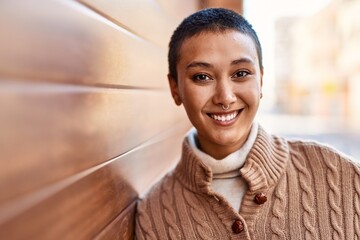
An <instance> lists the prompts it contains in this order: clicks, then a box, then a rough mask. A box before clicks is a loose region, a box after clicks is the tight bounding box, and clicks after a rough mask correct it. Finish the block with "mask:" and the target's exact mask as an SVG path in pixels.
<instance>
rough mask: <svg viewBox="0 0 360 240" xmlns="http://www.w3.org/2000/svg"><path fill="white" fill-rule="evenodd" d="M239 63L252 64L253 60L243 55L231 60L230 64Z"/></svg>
mask: <svg viewBox="0 0 360 240" xmlns="http://www.w3.org/2000/svg"><path fill="white" fill-rule="evenodd" d="M240 63H250V64H254V61H253V60H251V59H250V58H247V57H244V58H240V59H236V60H234V61H232V62H231V65H237V64H240Z"/></svg>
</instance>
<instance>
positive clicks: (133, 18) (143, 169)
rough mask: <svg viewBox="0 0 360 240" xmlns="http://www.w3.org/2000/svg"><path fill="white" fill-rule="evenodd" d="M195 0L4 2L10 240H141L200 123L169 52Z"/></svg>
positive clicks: (1, 79)
mask: <svg viewBox="0 0 360 240" xmlns="http://www.w3.org/2000/svg"><path fill="white" fill-rule="evenodd" d="M197 6H198V4H197V2H196V1H181V0H177V1H172V2H171V3H169V2H168V1H164V0H159V1H153V0H127V1H115V0H108V1H100V0H81V1H71V0H58V1H56V0H37V1H13V0H7V1H1V2H0V36H1V38H0V109H1V113H0V133H1V134H0V154H1V156H0V164H1V168H0V239H90V238H95V239H131V238H132V235H133V222H134V213H135V200H136V199H137V197H138V196H139V195H141V194H143V193H145V192H146V190H147V189H148V188H149V187H150V186H151V185H152V184H153V183H154V182H155V181H157V180H158V179H159V178H160V177H161V176H162V175H163V174H164V173H165V172H166V171H168V170H169V168H171V167H173V166H174V164H175V163H176V161H177V160H178V159H179V153H180V146H181V140H182V138H183V135H184V134H185V132H186V131H187V130H188V129H189V126H190V124H189V123H188V122H187V120H186V117H185V114H184V112H183V110H182V109H181V108H178V107H176V106H175V104H174V103H173V101H172V99H171V96H170V94H169V91H168V89H167V79H166V74H167V63H166V54H167V43H168V39H169V37H170V34H171V33H172V31H173V29H174V28H175V26H176V25H177V24H178V23H179V21H180V20H181V19H182V18H183V17H184V16H187V15H188V14H190V13H191V12H193V11H195V10H196V8H197Z"/></svg>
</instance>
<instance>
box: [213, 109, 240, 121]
mask: <svg viewBox="0 0 360 240" xmlns="http://www.w3.org/2000/svg"><path fill="white" fill-rule="evenodd" d="M241 111H242V109H240V110H236V111H233V112H229V113H208V114H207V115H208V116H209V117H211V118H212V119H214V120H216V121H219V122H228V121H231V120H233V119H235V118H236V117H237V116H238V115H239V114H240V112H241Z"/></svg>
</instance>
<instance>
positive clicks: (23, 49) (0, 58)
mask: <svg viewBox="0 0 360 240" xmlns="http://www.w3.org/2000/svg"><path fill="white" fill-rule="evenodd" d="M119 2H122V1H119ZM125 2H130V1H125ZM0 36H1V38H0V76H7V77H12V78H20V79H26V80H33V81H47V82H61V83H72V84H84V85H100V86H102V85H107V86H113V87H117V86H133V87H144V88H166V87H167V80H166V74H167V62H166V61H167V57H166V49H164V48H161V47H159V46H157V45H154V44H153V43H150V42H148V41H146V40H144V39H141V38H139V37H137V36H135V35H133V34H132V33H129V32H128V31H126V30H124V29H123V28H121V27H118V26H117V25H115V24H113V23H111V22H110V21H107V20H106V19H105V18H103V17H101V16H100V15H99V14H96V13H95V12H93V11H91V10H89V9H88V8H87V7H85V6H83V5H82V4H81V3H77V2H76V1H65V0H64V1H55V0H38V1H36V4H34V2H32V1H12V0H5V1H1V2H0Z"/></svg>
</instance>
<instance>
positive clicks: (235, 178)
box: [187, 122, 258, 210]
mask: <svg viewBox="0 0 360 240" xmlns="http://www.w3.org/2000/svg"><path fill="white" fill-rule="evenodd" d="M257 131H258V124H257V123H256V122H254V123H253V125H252V127H251V130H250V133H249V136H248V138H247V140H246V141H245V143H244V144H243V145H242V147H241V148H240V149H239V150H237V151H236V152H233V153H231V154H230V155H228V156H226V157H225V158H223V159H220V160H216V159H215V158H213V157H211V156H210V155H208V154H206V153H204V152H203V151H201V150H200V149H199V146H198V145H197V131H196V129H195V128H192V129H191V130H190V131H189V132H188V134H187V140H188V142H189V144H190V146H191V148H192V149H193V151H194V153H195V154H196V155H197V157H198V158H199V159H201V161H202V162H203V163H204V164H205V165H207V166H208V167H209V168H210V169H211V171H212V173H213V179H212V182H211V188H212V190H213V191H215V192H217V193H219V194H220V195H222V196H223V197H224V198H225V199H227V200H228V202H229V203H230V205H231V206H232V207H233V208H234V209H236V210H239V209H240V205H241V201H242V198H243V196H244V194H245V192H246V190H247V185H246V183H245V181H244V180H243V179H242V178H241V176H240V172H239V170H240V168H241V167H242V166H243V165H244V163H245V160H246V157H247V155H248V154H249V152H250V149H251V147H252V146H253V144H254V142H255V139H256V136H257Z"/></svg>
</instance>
